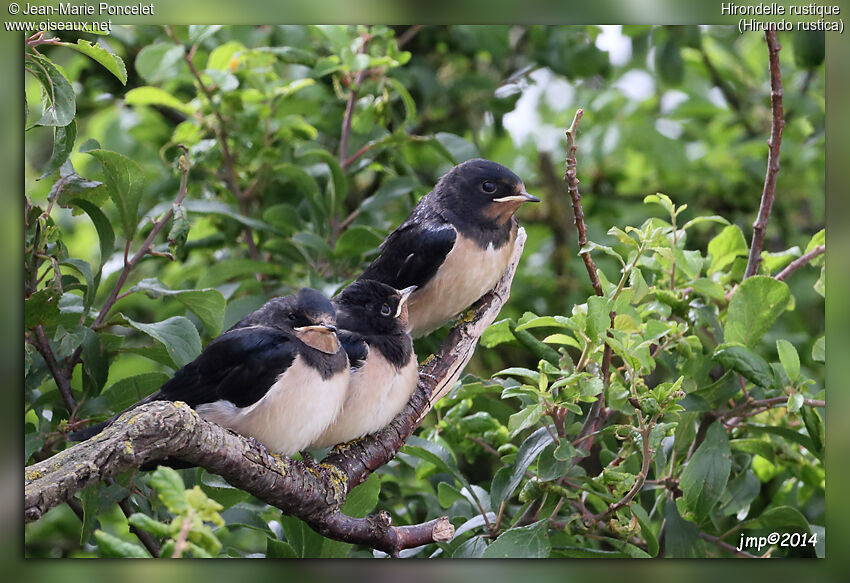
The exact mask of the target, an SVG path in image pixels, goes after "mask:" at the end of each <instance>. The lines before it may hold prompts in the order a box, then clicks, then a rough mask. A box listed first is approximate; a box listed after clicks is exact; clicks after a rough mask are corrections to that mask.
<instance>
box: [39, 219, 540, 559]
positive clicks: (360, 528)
mask: <svg viewBox="0 0 850 583" xmlns="http://www.w3.org/2000/svg"><path fill="white" fill-rule="evenodd" d="M525 239H526V236H525V231H524V230H523V229H520V231H519V234H518V235H517V243H516V247H515V249H514V254H513V256H512V258H511V261H510V263H509V265H508V268H507V269H506V271H505V273H504V274H503V276H502V279H501V280H500V281H499V283H498V284H497V285H496V287H495V288H494V290H493V291H491V292H490V293H488V294H487V295H485V296H484V297H483V298H482V299H481V300H479V302H478V303H477V304H476V306H475V310H474V313H473V314H472V316H471V317H470V318H465V319H464V320H462V321H461V322H460V323H458V324H457V325H456V326H455V327H454V328H453V329H452V330H451V331H450V332H449V335H448V337H447V338H446V340H444V341H443V344H442V345H441V347H440V350H439V351H438V352H437V354H436V355H435V358H433V359H431V360H429V361H428V362H427V363H426V364H425V365H423V367H422V368H421V370H420V376H419V384H418V386H417V389H416V391H415V392H414V394H413V396H412V397H411V399H410V401H409V402H408V404H407V406H406V407H405V409H404V410H403V411H402V412H401V413H400V414H399V415H398V416H397V417H396V418H395V419H394V420H393V421H392V422H391V423H390V424H389V425H388V426H387V427H385V428H384V429H382V430H381V431H379V432H377V433H376V434H374V435H370V436H367V437H364V438H362V439H359V440H356V441H354V442H349V443H345V444H341V445H338V446H337V447H335V448H334V449H333V450H332V451H331V453H330V455H329V456H328V457H327V458H325V460H323V462H322V463H320V464H318V465H317V466H315V467H307V466H306V465H305V464H304V463H303V462H301V461H298V460H292V459H290V458H286V457H281V456H278V455H276V454H271V453H269V452H268V451H267V450H266V449H265V448H264V447H262V446H261V445H260V444H259V443H257V442H256V441H254V440H249V439H247V438H245V437H242V436H240V435H237V434H235V433H233V432H231V431H228V430H225V429H223V428H222V427H221V426H219V425H216V424H214V423H211V422H209V421H206V420H204V419H201V418H200V417H199V416H198V415H197V413H195V411H194V410H192V409H191V408H190V407H188V406H187V405H186V404H185V403H179V402H178V403H173V402H170V401H155V402H152V403H148V404H145V405H141V406H139V407H137V408H136V409H133V410H131V411H128V412H126V413H124V414H123V415H121V416H120V417H119V418H118V419H117V420H116V421H115V422H114V423H113V424H112V425H110V426H109V427H108V428H106V429H105V430H104V431H102V432H101V433H99V434H98V435H96V436H95V437H93V438H91V439H89V440H87V441H84V442H82V443H79V444H77V445H75V446H73V447H70V448H68V449H65V450H63V451H61V452H59V453H58V454H56V455H55V456H53V457H51V458H49V459H47V460H44V461H43V462H39V463H37V464H33V465H32V466H29V467H28V468H27V470H26V476H25V478H26V484H25V495H24V498H25V505H24V514H25V519H26V521H27V522H31V521H33V520H38V519H39V518H40V517H41V516H42V515H43V514H44V513H45V512H47V511H48V510H49V509H50V508H52V507H54V506H56V505H58V504H61V503H62V502H64V501H65V500H67V499H68V498H70V497H71V496H73V494H74V493H75V492H77V491H79V490H81V489H82V488H84V487H86V486H87V485H89V484H92V483H95V482H98V481H103V480H105V479H108V478H110V477H112V476H114V475H116V474H118V473H120V472H123V471H126V470H128V469H131V468H137V467H140V466H141V465H143V464H146V463H148V462H150V461H163V460H167V459H177V460H182V461H185V462H188V463H191V464H194V465H197V466H200V467H203V468H206V469H207V470H208V471H210V472H213V473H216V474H219V475H220V476H222V477H223V478H224V479H225V480H227V481H228V482H229V483H230V484H232V485H233V486H234V487H236V488H240V489H242V490H244V491H246V492H248V493H250V494H253V495H254V496H256V497H258V498H259V499H261V500H262V501H263V502H265V503H267V504H271V505H273V506H276V507H277V508H279V509H281V510H282V511H283V512H284V513H286V514H290V515H292V516H297V517H298V518H301V519H302V520H304V521H305V522H306V523H307V524H309V525H310V526H311V527H312V528H313V529H314V530H316V531H317V532H319V533H321V534H323V535H325V536H327V537H330V538H333V539H336V540H341V541H345V542H351V543H356V544H363V545H368V546H371V547H372V548H375V549H379V550H382V551H384V552H387V553H389V554H391V555H397V554H398V552H399V551H400V550H402V549H405V548H413V547H416V546H421V545H424V544H429V543H432V542H440V541H446V540H449V539H450V538H451V537H452V536H453V532H454V529H453V527H452V525H451V523H450V522H449V521H448V519H447V518H445V517H443V518H438V519H435V520H431V521H429V522H426V523H424V524H421V525H414V526H398V527H396V526H392V525H391V524H390V523H389V515H387V514H378V515H377V516H375V515H373V516H370V517H367V518H362V519H359V518H352V517H349V516H345V515H343V514H342V513H341V512H340V509H341V507H342V504H343V503H344V501H345V498H346V495H347V493H348V492H349V491H350V490H351V489H352V488H354V487H355V486H357V485H358V484H360V483H362V482H363V481H364V480H365V479H366V478H367V477H368V476H369V474H370V473H372V472H373V471H375V470H376V469H377V468H379V467H381V466H382V465H384V464H385V463H387V462H388V461H390V460H391V459H392V458H393V457H394V456H395V454H396V452H398V450H399V449H400V448H401V446H402V445H404V443H405V442H406V440H407V439H408V438H409V437H410V435H411V434H412V433H413V431H414V430H415V429H416V428H417V427H418V426H419V424H420V423H421V422H422V420H423V418H424V417H425V415H426V414H427V413H428V411H429V410H430V408H431V406H432V403H434V402H436V401H437V399H439V398H440V397H441V396H442V395H444V394H446V393H447V392H448V391H450V390H451V388H452V386H453V385H454V383H455V382H456V381H457V380H458V378H459V377H460V375H461V373H462V372H463V369H464V368H465V367H466V364H467V363H468V362H469V360H470V358H471V357H472V354H473V352H474V350H475V346H476V345H477V343H478V340H479V339H480V337H481V334H483V333H484V330H486V329H487V327H488V326H489V325H490V324H492V323H493V321H494V320H495V319H496V316H497V315H498V313H499V311H500V310H501V307H502V305H503V303H504V302H505V301H507V299H508V298H509V297H510V285H511V282H512V281H513V276H514V273H515V272H516V268H517V265H518V263H519V259H520V256H521V254H522V248H523V246H524V244H525Z"/></svg>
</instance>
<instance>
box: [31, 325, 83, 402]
mask: <svg viewBox="0 0 850 583" xmlns="http://www.w3.org/2000/svg"><path fill="white" fill-rule="evenodd" d="M30 344H32V345H33V346H35V349H36V350H38V352H39V354H41V357H42V358H43V359H44V363H45V364H46V365H47V370H49V371H50V374H51V375H52V376H53V380H54V381H55V382H56V388H58V389H59V394H60V395H62V400H63V401H64V402H65V406H66V407H67V408H68V411H69V412H73V411H75V410H76V408H77V401H76V399H74V395H73V394H72V393H71V374H70V371H69V370H68V369H67V368H66V367H63V366H61V365H60V364H59V363H58V362H56V356H55V355H54V354H53V350H51V348H50V342H48V340H47V336H46V335H45V334H44V329H43V328H42V327H41V324H39V325H38V326H36V327H35V328H33V330H32V334H31V335H30Z"/></svg>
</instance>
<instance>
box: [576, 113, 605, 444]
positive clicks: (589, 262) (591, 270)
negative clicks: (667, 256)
mask: <svg viewBox="0 0 850 583" xmlns="http://www.w3.org/2000/svg"><path fill="white" fill-rule="evenodd" d="M582 115H584V110H583V109H578V110H576V114H575V117H573V122H572V124H570V127H569V128H568V129H567V131H566V135H567V156H566V163H565V169H564V182H566V183H567V190H568V192H569V194H570V200H571V201H572V206H573V216H574V217H575V218H574V219H573V223H574V224H575V226H576V230H577V231H578V246H579V254H580V255H581V259H582V261H584V267H585V269H586V270H587V275H588V276H589V277H590V284H591V285H592V286H593V291H594V292H596V295H598V296H600V297H602V296H604V295H605V293H604V292H603V291H602V284H601V283H600V282H599V276H598V274H597V273H596V263H595V262H594V261H593V257H591V256H590V251H583V249H584V248H585V246H586V245H587V226H586V225H585V224H584V209H582V206H581V193H579V190H578V184H579V179H578V176H577V162H576V150H577V149H578V146H577V145H576V132H577V131H578V124H579V122H581V117H582ZM611 325H612V326H613V325H614V312H611ZM611 357H612V350H611V346H610V345H609V344H608V343H607V342H606V343H605V348H604V349H603V352H602V368H601V375H602V382H603V383H604V384H605V386H607V385H608V376H609V371H610V368H611ZM606 417H607V415H606V414H605V395H604V393H603V395H602V396H600V397H599V399H597V400H596V401H595V402H594V403H593V405H591V407H590V410H589V411H588V413H587V418H586V419H585V422H584V425H583V426H582V428H581V430H580V431H579V434H578V437H579V439H585V438H586V437H587V436H589V435H591V434H593V433H595V432H596V431H597V430H598V429H599V427H600V426H601V425H602V423H604V420H605V418H606ZM591 439H592V438H591ZM592 446H593V441H592V440H591V441H590V445H589V446H588V450H589V449H590V447H592Z"/></svg>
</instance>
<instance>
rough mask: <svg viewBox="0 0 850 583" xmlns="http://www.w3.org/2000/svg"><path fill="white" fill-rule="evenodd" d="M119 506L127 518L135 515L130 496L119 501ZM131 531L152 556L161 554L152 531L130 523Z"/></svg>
mask: <svg viewBox="0 0 850 583" xmlns="http://www.w3.org/2000/svg"><path fill="white" fill-rule="evenodd" d="M118 507H119V508H121V512H123V513H124V516H125V517H126V518H130V517H131V516H132V515H133V507H132V506H130V501H129V499H128V498H124V499H123V500H122V501H121V502H119V503H118ZM130 532H132V533H133V534H135V535H136V538H138V539H139V542H140V543H142V544H143V545H144V546H145V548H146V549H147V550H148V552H149V553H150V554H151V555H152V556H154V557H158V556H159V551H160V547H159V543H158V542H156V539H155V538H154V537H153V535H152V534H151V533H149V532H147V531H145V530H142V529H140V528H136V527H135V526H133V525H132V524H131V525H130Z"/></svg>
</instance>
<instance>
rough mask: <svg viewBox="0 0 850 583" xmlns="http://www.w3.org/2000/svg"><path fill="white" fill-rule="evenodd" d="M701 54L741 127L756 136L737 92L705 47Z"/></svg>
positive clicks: (702, 47)
mask: <svg viewBox="0 0 850 583" xmlns="http://www.w3.org/2000/svg"><path fill="white" fill-rule="evenodd" d="M700 53H701V54H702V62H703V64H704V65H705V68H706V69H707V70H708V75H709V77H711V82H712V83H714V85H715V86H716V87H717V88H718V89H720V92H721V93H722V94H723V98H724V99H725V100H726V103H728V104H729V106H730V107H731V108H732V110H733V111H734V112H735V114H736V115H737V117H738V120H739V122H740V123H741V125H743V126H744V129H746V130H747V134H748V135H749V136H755V135H756V130H755V128H753V126H752V124H751V123H750V121H749V119H748V118H747V116H746V115H745V112H744V107H743V104H742V103H741V99H740V98H739V97H738V94H737V93H735V90H734V89H732V88H731V87H730V86H729V85H728V84H727V83H726V82H725V81H724V80H723V77H722V75H720V73H719V72H718V70H717V68H716V67H715V66H714V63H713V62H711V59H710V58H709V56H708V52H706V50H705V47H704V46H701V47H700Z"/></svg>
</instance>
